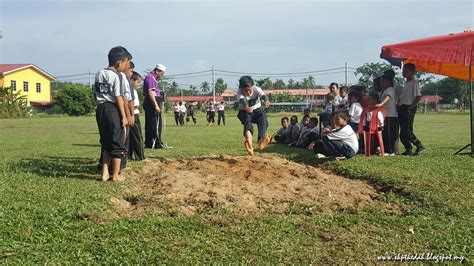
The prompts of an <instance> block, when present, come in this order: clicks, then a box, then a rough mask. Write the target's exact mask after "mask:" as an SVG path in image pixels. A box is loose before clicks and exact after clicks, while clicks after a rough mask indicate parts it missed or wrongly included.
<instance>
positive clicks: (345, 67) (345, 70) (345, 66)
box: [344, 62, 347, 87]
mask: <svg viewBox="0 0 474 266" xmlns="http://www.w3.org/2000/svg"><path fill="white" fill-rule="evenodd" d="M344 74H345V76H346V79H345V80H346V87H347V62H346V63H345V65H344Z"/></svg>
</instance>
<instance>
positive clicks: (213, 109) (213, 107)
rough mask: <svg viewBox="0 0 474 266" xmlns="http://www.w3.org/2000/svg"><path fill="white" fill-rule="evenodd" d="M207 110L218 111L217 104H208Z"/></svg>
mask: <svg viewBox="0 0 474 266" xmlns="http://www.w3.org/2000/svg"><path fill="white" fill-rule="evenodd" d="M207 111H208V112H215V111H216V106H215V105H214V104H209V105H208V106H207Z"/></svg>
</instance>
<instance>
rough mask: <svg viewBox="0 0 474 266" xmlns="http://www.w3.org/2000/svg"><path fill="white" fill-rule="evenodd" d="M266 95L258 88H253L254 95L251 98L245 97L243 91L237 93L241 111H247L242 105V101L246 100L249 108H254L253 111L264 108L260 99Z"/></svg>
mask: <svg viewBox="0 0 474 266" xmlns="http://www.w3.org/2000/svg"><path fill="white" fill-rule="evenodd" d="M264 95H266V94H265V92H264V91H263V90H262V89H261V88H260V87H257V86H253V93H252V95H250V96H248V97H247V96H245V95H243V94H242V92H241V90H238V91H237V101H239V109H240V110H245V106H244V105H242V104H241V103H240V100H241V99H246V100H247V103H248V105H249V107H252V108H253V110H255V109H258V108H260V107H262V102H261V101H260V97H262V96H264Z"/></svg>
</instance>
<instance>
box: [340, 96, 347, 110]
mask: <svg viewBox="0 0 474 266" xmlns="http://www.w3.org/2000/svg"><path fill="white" fill-rule="evenodd" d="M339 105H342V106H343V107H344V108H346V107H347V106H349V99H348V96H346V97H341V101H340V102H339Z"/></svg>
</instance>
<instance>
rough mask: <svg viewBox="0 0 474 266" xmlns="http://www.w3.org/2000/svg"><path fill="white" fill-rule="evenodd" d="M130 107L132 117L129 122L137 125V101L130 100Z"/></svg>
mask: <svg viewBox="0 0 474 266" xmlns="http://www.w3.org/2000/svg"><path fill="white" fill-rule="evenodd" d="M128 109H129V110H130V119H129V123H130V126H132V127H133V126H134V125H135V114H134V112H135V102H134V101H133V100H132V101H128Z"/></svg>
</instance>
